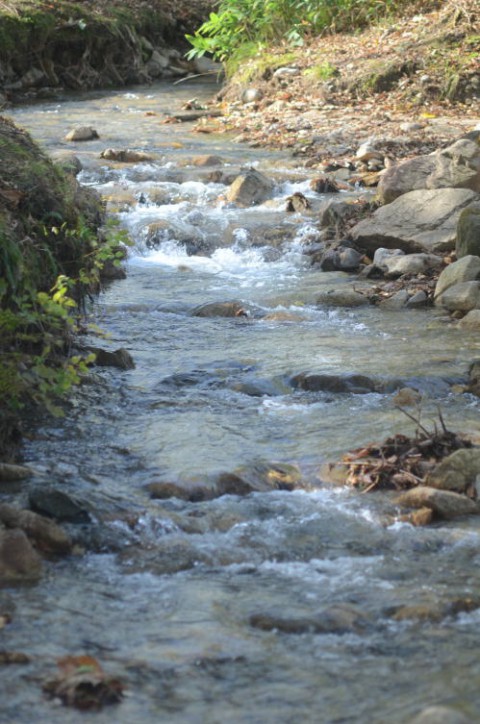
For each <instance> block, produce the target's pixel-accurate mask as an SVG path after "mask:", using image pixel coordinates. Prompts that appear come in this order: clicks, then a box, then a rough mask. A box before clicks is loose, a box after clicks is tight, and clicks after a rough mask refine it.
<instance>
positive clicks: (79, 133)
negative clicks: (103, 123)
mask: <svg viewBox="0 0 480 724" xmlns="http://www.w3.org/2000/svg"><path fill="white" fill-rule="evenodd" d="M95 138H100V136H99V135H98V133H97V131H96V130H95V129H94V128H92V126H77V127H76V128H73V129H72V130H71V131H69V132H68V133H67V135H66V136H65V140H66V141H93V140H94V139H95Z"/></svg>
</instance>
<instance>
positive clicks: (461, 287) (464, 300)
mask: <svg viewBox="0 0 480 724" xmlns="http://www.w3.org/2000/svg"><path fill="white" fill-rule="evenodd" d="M435 304H437V305H438V306H442V307H444V308H445V309H447V310H448V311H449V312H469V311H470V310H471V309H478V308H480V282H463V283H461V284H455V285H454V286H452V287H449V288H448V289H447V290H446V291H445V292H443V294H441V295H440V296H439V297H437V299H436V300H435Z"/></svg>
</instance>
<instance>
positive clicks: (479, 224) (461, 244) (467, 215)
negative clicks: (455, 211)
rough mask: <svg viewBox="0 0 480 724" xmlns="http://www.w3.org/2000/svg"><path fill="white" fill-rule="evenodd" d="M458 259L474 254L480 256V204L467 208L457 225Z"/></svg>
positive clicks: (456, 248)
mask: <svg viewBox="0 0 480 724" xmlns="http://www.w3.org/2000/svg"><path fill="white" fill-rule="evenodd" d="M455 253H456V255H457V259H461V258H462V257H464V256H468V255H470V254H473V255H474V256H480V204H472V205H471V206H467V208H466V209H464V210H463V211H462V213H461V214H460V216H459V219H458V224H457V243H456V245H455Z"/></svg>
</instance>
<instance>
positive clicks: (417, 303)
mask: <svg viewBox="0 0 480 724" xmlns="http://www.w3.org/2000/svg"><path fill="white" fill-rule="evenodd" d="M429 304H430V300H429V298H428V295H427V293H426V292H424V291H423V289H419V290H418V292H415V293H414V294H412V296H411V297H409V298H408V300H407V303H406V305H405V306H406V307H408V308H409V309H423V307H427V306H428V305H429Z"/></svg>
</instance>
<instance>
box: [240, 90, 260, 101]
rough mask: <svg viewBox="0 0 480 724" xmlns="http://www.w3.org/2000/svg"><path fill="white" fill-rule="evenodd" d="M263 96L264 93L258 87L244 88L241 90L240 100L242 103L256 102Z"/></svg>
mask: <svg viewBox="0 0 480 724" xmlns="http://www.w3.org/2000/svg"><path fill="white" fill-rule="evenodd" d="M263 96H264V93H263V91H261V90H260V88H253V87H252V88H245V90H243V91H242V94H241V96H240V100H241V101H242V103H257V102H258V101H261V100H262V98H263Z"/></svg>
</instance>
